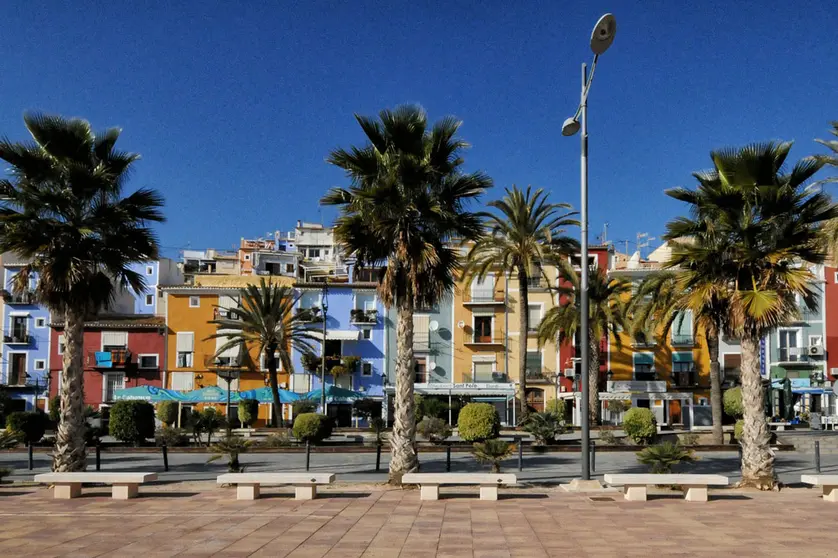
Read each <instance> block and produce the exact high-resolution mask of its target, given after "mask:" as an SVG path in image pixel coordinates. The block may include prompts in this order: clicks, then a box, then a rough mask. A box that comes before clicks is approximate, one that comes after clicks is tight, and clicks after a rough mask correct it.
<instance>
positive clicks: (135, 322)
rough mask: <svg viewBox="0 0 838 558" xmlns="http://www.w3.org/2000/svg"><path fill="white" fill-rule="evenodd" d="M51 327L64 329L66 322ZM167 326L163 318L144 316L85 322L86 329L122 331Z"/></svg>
mask: <svg viewBox="0 0 838 558" xmlns="http://www.w3.org/2000/svg"><path fill="white" fill-rule="evenodd" d="M49 325H50V327H54V328H56V329H63V328H64V321H57V322H51V323H50V324H49ZM165 326H166V319H165V318H163V317H162V316H146V315H142V314H132V315H125V316H122V315H114V316H99V317H98V318H94V319H92V320H87V321H86V322H84V327H86V328H111V327H113V328H120V329H149V328H160V327H165Z"/></svg>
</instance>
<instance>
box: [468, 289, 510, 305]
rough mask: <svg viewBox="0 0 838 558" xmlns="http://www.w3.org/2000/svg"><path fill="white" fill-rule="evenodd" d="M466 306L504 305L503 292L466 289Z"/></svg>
mask: <svg viewBox="0 0 838 558" xmlns="http://www.w3.org/2000/svg"><path fill="white" fill-rule="evenodd" d="M463 303H464V304H503V303H504V297H503V291H500V290H496V289H494V288H491V289H490V288H475V289H466V290H465V291H464V292H463Z"/></svg>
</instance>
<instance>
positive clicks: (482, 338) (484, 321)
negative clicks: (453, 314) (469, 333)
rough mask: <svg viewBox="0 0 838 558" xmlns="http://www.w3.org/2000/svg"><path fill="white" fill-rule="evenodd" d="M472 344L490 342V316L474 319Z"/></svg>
mask: <svg viewBox="0 0 838 558" xmlns="http://www.w3.org/2000/svg"><path fill="white" fill-rule="evenodd" d="M474 342H475V343H491V342H492V316H475V317H474Z"/></svg>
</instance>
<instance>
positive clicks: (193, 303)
mask: <svg viewBox="0 0 838 558" xmlns="http://www.w3.org/2000/svg"><path fill="white" fill-rule="evenodd" d="M200 306H201V297H199V296H190V297H189V307H190V308H199V307H200Z"/></svg>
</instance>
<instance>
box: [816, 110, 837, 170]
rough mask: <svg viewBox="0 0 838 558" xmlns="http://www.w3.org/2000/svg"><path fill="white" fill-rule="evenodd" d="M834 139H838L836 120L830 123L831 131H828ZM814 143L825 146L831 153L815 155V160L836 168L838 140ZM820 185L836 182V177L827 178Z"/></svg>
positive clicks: (817, 140)
mask: <svg viewBox="0 0 838 558" xmlns="http://www.w3.org/2000/svg"><path fill="white" fill-rule="evenodd" d="M829 133H830V134H832V135H833V136H835V137H838V120H836V121H834V122H832V129H831V130H830V131H829ZM815 141H816V142H818V143H819V144H821V145H823V146H826V147H827V148H828V149H829V150H830V151H832V153H830V154H828V155H816V156H815V158H816V159H817V160H818V161H819V162H821V163H823V164H824V165H829V166H832V167H836V168H838V139H834V140H821V139H816V140H815ZM821 182H822V183H826V182H838V176H833V177H831V178H827V179H825V180H822V181H821Z"/></svg>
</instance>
